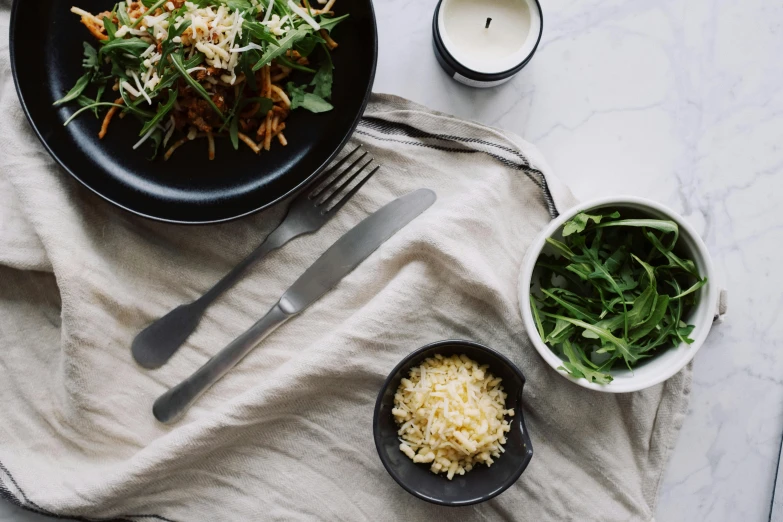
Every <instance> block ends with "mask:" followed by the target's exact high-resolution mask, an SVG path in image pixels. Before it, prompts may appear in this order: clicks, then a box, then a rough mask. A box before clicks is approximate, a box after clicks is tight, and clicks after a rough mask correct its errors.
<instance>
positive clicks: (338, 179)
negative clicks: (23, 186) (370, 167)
mask: <svg viewBox="0 0 783 522" xmlns="http://www.w3.org/2000/svg"><path fill="white" fill-rule="evenodd" d="M368 154H369V152H365V153H364V154H362V155H361V156H359V158H358V159H357V160H356V161H354V162H353V163H351V165H350V166H349V167H348V168H346V169H345V170H343V172H341V173H340V174H338V175H337V176H335V178H334V179H333V180H332V181H330V182H329V183H328V184H327V185H326V186H325V187H321V188H319V190H317V191H316V193H314V194H312V195H311V196H310V199H318V198H320V197H321V196H322V195H323V194H325V193H326V192H327V191H328V190H331V188H332V187H334V186H335V185H337V184H338V183H340V182H341V181H342V180H344V179H345V176H347V175H348V174H349V173H350V172H351V171H352V170H353V169H354V167H356V165H358V164H359V163H360V162H361V161H362V160H363V159H364V158H366V157H367V155H368ZM370 161H372V158H370ZM337 192H340V191H339V189H338V190H336V191H335V194H336V193H337ZM324 203H325V201H322V202H320V203H318V204H317V205H316V206H321V205H323V204H324Z"/></svg>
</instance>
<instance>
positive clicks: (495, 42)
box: [439, 0, 541, 74]
mask: <svg viewBox="0 0 783 522" xmlns="http://www.w3.org/2000/svg"><path fill="white" fill-rule="evenodd" d="M530 1H531V0H443V4H442V5H441V9H440V15H439V16H440V27H441V36H442V38H443V42H444V44H445V46H446V49H448V51H449V53H450V54H451V55H452V56H453V57H454V59H455V60H457V61H458V62H459V63H461V64H462V65H463V66H465V67H467V68H468V69H471V70H473V71H476V72H480V73H487V74H493V73H500V72H504V71H507V70H510V69H513V68H514V67H516V66H517V65H519V64H520V63H522V62H523V61H524V60H525V59H526V58H527V56H528V55H529V54H530V52H532V50H533V47H534V46H535V43H536V41H537V35H538V31H539V30H540V27H541V18H540V15H539V13H538V11H537V10H532V11H531V7H530ZM488 19H491V21H490V22H489V27H487V21H488ZM531 29H534V31H531ZM533 32H535V33H536V34H532V33H533ZM531 36H533V37H534V38H531Z"/></svg>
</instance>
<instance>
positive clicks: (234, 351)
mask: <svg viewBox="0 0 783 522" xmlns="http://www.w3.org/2000/svg"><path fill="white" fill-rule="evenodd" d="M435 200H436V196H435V193H434V192H432V191H431V190H428V189H419V190H416V191H414V192H411V193H410V194H407V195H405V196H403V197H401V198H398V199H396V200H394V201H392V202H391V203H389V204H388V205H386V206H384V207H383V208H381V209H380V210H378V211H377V212H375V213H374V214H372V215H371V216H369V217H367V218H366V219H365V220H364V221H362V222H361V223H359V224H358V225H356V227H354V228H353V229H351V230H350V231H349V232H347V233H346V234H345V235H344V236H343V237H341V238H340V239H339V240H337V242H336V243H335V244H334V245H332V246H331V247H330V248H329V250H327V251H326V252H325V253H324V254H323V255H322V256H321V257H320V258H318V260H317V261H316V262H315V263H314V264H313V265H312V266H311V267H310V268H308V269H307V271H306V272H305V273H304V274H303V275H302V277H300V278H299V279H298V280H297V281H296V282H295V283H294V284H293V285H292V286H291V288H289V289H288V291H286V292H285V294H283V297H281V298H280V300H279V301H278V302H277V303H276V304H275V305H274V306H273V307H272V309H271V310H269V312H268V313H267V314H266V315H265V316H264V317H263V318H262V319H261V320H260V321H258V322H257V323H256V324H254V325H253V326H252V327H251V328H250V329H249V330H247V331H246V332H245V333H243V334H242V335H240V336H239V337H238V338H236V339H235V340H234V341H233V342H232V343H231V344H229V345H228V346H226V347H225V348H223V350H221V351H220V352H218V353H217V354H216V355H215V356H214V357H212V358H211V359H210V360H209V361H207V362H206V363H205V364H204V365H203V366H202V367H201V368H199V369H198V370H197V371H196V372H195V373H194V374H193V375H191V376H190V377H188V378H187V379H185V380H184V381H183V382H181V383H180V384H178V385H176V386H174V387H173V388H171V389H170V390H169V391H167V392H166V393H164V394H163V395H161V396H160V397H159V398H158V400H156V401H155V404H154V405H153V407H152V413H153V415H155V418H156V419H158V420H159V421H160V422H163V423H170V422H175V421H176V420H178V419H179V418H180V417H181V416H182V415H183V414H184V413H185V412H186V411H187V410H188V408H190V406H192V405H193V403H195V402H196V400H197V399H198V398H199V397H200V396H201V395H202V394H203V393H204V392H206V391H207V390H208V389H209V388H210V387H211V386H212V385H213V384H215V383H216V382H217V381H219V380H220V379H221V378H222V377H223V376H224V375H226V373H228V372H229V370H231V368H233V367H234V366H236V365H237V364H238V363H239V361H241V360H242V359H243V358H244V357H245V356H246V355H247V354H248V353H250V352H251V351H252V350H253V348H255V347H256V345H258V343H260V342H261V341H262V340H263V339H264V338H266V337H267V336H268V335H269V334H271V333H272V332H273V331H275V330H276V329H277V328H279V327H280V326H281V325H282V324H283V323H285V322H286V321H288V320H289V319H291V318H292V317H294V316H295V315H297V314H299V313H301V312H302V311H304V310H305V309H306V308H307V307H308V306H310V305H311V304H313V303H314V302H316V301H317V300H318V299H320V298H321V297H323V296H324V295H325V294H326V293H327V292H329V290H331V289H332V288H334V287H335V286H336V285H337V283H339V282H340V280H342V279H343V278H344V277H345V276H346V275H348V274H349V273H351V272H352V271H353V269H354V268H356V267H357V266H358V265H359V264H360V263H361V262H362V261H364V260H365V259H366V258H367V257H369V256H370V254H372V253H373V252H375V250H377V249H378V247H380V246H381V245H382V244H383V243H384V242H386V240H387V239H389V238H390V237H392V236H393V235H394V234H395V233H397V232H398V231H399V230H400V229H402V228H403V227H404V226H405V225H407V224H408V223H410V222H411V221H413V220H414V219H415V218H416V217H417V216H418V215H419V214H421V213H422V212H424V211H425V210H427V209H428V208H429V207H430V206H432V204H433V203H434V202H435Z"/></svg>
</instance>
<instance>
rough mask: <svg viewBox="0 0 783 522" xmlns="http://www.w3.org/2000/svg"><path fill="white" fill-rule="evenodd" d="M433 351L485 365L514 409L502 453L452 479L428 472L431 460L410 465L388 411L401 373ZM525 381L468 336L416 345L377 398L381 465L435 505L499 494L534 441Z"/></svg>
mask: <svg viewBox="0 0 783 522" xmlns="http://www.w3.org/2000/svg"><path fill="white" fill-rule="evenodd" d="M435 354H441V355H443V356H444V357H448V356H450V355H454V354H459V355H462V354H465V355H467V356H468V357H470V358H471V359H473V360H474V361H476V362H478V363H479V364H487V365H489V371H490V372H491V373H492V374H493V375H495V377H500V378H501V379H503V388H504V390H505V392H506V393H507V394H508V397H507V398H506V407H507V408H513V409H514V410H515V412H514V413H515V415H514V417H511V418H509V423H510V424H511V431H510V432H509V433H508V436H507V442H506V444H505V445H504V446H503V448H504V449H505V450H506V451H505V453H503V454H502V455H501V456H500V457H499V458H498V459H497V460H496V461H495V463H494V464H493V465H492V466H491V467H489V468H488V467H486V466H484V465H483V464H482V465H478V466H476V467H475V468H473V470H471V471H469V472H467V473H465V474H464V475H462V476H460V475H455V476H454V478H453V480H448V479H447V478H446V477H445V476H444V475H436V474H434V473H432V472H431V471H430V470H429V464H414V463H413V461H412V460H410V459H409V458H408V457H406V456H405V455H404V454H403V453H402V452H401V451H400V441H399V439H398V438H397V429H398V426H397V423H396V422H395V420H394V416H393V415H392V412H391V410H392V408H393V407H394V394H395V392H396V391H397V388H398V387H399V386H400V381H401V380H402V378H403V377H405V376H407V375H408V374H409V373H410V369H411V368H413V367H414V366H418V365H419V364H421V363H422V362H423V361H424V359H426V358H427V357H433V356H434V355H435ZM524 386H525V376H524V375H522V372H521V371H519V368H517V367H516V366H515V365H514V363H512V362H511V361H510V360H509V359H507V358H506V357H504V356H503V355H501V354H500V353H498V352H496V351H494V350H491V349H489V348H487V347H486V346H482V345H480V344H477V343H473V342H470V341H455V340H452V341H440V342H437V343H433V344H430V345H427V346H425V347H424V348H421V349H419V350H416V351H415V352H413V353H411V354H410V355H408V356H407V357H405V359H403V360H402V361H401V362H400V364H398V365H397V367H396V368H394V369H393V370H392V371H391V373H390V374H389V377H388V378H387V379H386V382H385V383H384V384H383V387H382V388H381V391H380V393H379V394H378V400H377V401H376V403H375V415H374V417H373V435H374V438H375V448H376V449H377V450H378V455H379V456H380V458H381V462H382V463H383V466H384V467H385V468H386V471H388V472H389V474H390V475H391V476H392V478H394V480H396V481H397V483H398V484H399V485H400V486H402V487H403V488H404V489H405V490H406V491H407V492H408V493H410V494H411V495H415V496H417V497H419V498H420V499H422V500H426V501H427V502H432V503H433V504H439V505H442V506H451V507H456V506H469V505H472V504H478V503H479V502H484V501H487V500H489V499H491V498H493V497H495V496H497V495H500V494H501V493H502V492H504V491H505V490H506V489H508V488H509V487H511V485H512V484H514V482H516V481H517V480H518V479H519V477H520V476H521V475H522V472H524V471H525V468H527V465H528V464H529V463H530V460H531V459H532V458H533V445H532V443H531V442H530V434H529V433H528V431H527V428H526V427H525V417H524V415H523V411H522V408H523V401H522V389H523V388H524Z"/></svg>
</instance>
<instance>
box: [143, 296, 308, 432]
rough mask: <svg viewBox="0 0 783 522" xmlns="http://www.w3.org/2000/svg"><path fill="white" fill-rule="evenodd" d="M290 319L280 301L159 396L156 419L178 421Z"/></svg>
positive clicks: (155, 413) (166, 421) (163, 421)
mask: <svg viewBox="0 0 783 522" xmlns="http://www.w3.org/2000/svg"><path fill="white" fill-rule="evenodd" d="M291 317H293V315H292V314H288V313H286V312H284V311H283V309H282V308H281V306H280V303H279V302H278V303H277V304H275V306H273V307H272V309H271V310H269V312H268V313H267V314H266V315H265V316H264V317H262V318H261V319H260V320H259V321H258V322H257V323H256V324H254V325H253V326H251V327H250V329H249V330H247V331H246V332H245V333H243V334H242V335H240V336H239V337H237V338H236V339H234V341H232V342H231V344H229V345H228V346H226V347H225V348H223V349H222V350H220V351H219V352H218V353H217V354H215V356H214V357H212V358H211V359H210V360H208V361H207V362H206V363H204V366H202V367H201V368H199V369H198V370H196V372H195V373H194V374H193V375H191V376H190V377H188V378H187V379H185V380H184V381H182V382H181V383H179V384H178V385H176V386H174V387H173V388H171V389H170V390H169V391H167V392H166V393H164V394H163V395H161V396H160V397H159V398H158V400H156V401H155V404H154V405H153V407H152V413H153V415H155V418H156V419H158V420H159V421H160V422H162V423H165V424H168V423H171V422H175V421H176V420H178V419H179V418H180V417H181V416H182V415H183V414H184V413H185V412H186V411H187V410H188V408H190V407H191V406H192V405H193V403H194V402H196V400H197V399H198V398H199V397H200V396H201V395H202V394H203V393H204V392H205V391H207V390H208V389H209V388H210V387H212V385H213V384H215V383H216V382H218V381H219V380H220V379H221V378H222V377H223V376H224V375H225V374H226V373H228V371H229V370H231V368H233V367H234V366H236V365H237V364H238V363H239V361H241V360H242V359H244V357H245V356H246V355H247V354H248V353H250V352H251V350H253V348H255V347H256V345H258V343H260V342H261V341H262V340H263V339H264V338H266V337H267V336H268V335H269V334H271V333H272V332H274V331H275V330H276V329H277V328H278V327H280V325H282V324H283V323H285V322H286V321H288V320H289V319H290V318H291Z"/></svg>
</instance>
